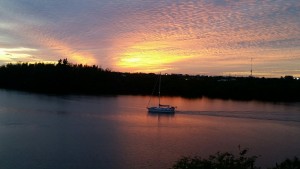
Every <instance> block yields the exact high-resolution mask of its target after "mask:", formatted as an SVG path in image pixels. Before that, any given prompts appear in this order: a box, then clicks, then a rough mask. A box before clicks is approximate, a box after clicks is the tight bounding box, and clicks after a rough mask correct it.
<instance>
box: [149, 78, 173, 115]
mask: <svg viewBox="0 0 300 169" xmlns="http://www.w3.org/2000/svg"><path fill="white" fill-rule="evenodd" d="M160 85H161V73H160V74H159V85H158V105H157V106H153V107H149V106H148V107H147V109H148V112H149V113H170V114H171V113H175V109H176V108H175V107H173V106H170V105H163V104H160ZM149 103H150V101H149ZM148 105H149V104H148Z"/></svg>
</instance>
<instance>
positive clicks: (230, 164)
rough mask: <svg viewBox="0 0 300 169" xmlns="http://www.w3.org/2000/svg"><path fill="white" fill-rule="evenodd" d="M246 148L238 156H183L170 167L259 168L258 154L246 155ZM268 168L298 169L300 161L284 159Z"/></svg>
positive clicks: (226, 154)
mask: <svg viewBox="0 0 300 169" xmlns="http://www.w3.org/2000/svg"><path fill="white" fill-rule="evenodd" d="M247 153H248V149H242V150H240V151H239V154H238V156H235V155H234V154H232V153H228V152H225V153H221V152H217V153H216V154H215V155H210V156H209V157H208V159H203V158H201V157H199V156H195V157H183V158H181V159H179V160H178V161H177V162H176V163H175V164H174V165H173V166H172V168H170V169H260V167H257V166H255V162H256V159H257V158H258V156H247ZM269 169H300V161H299V159H298V158H297V157H295V158H294V159H293V160H290V159H286V160H285V161H283V162H281V163H280V164H276V166H275V167H273V168H269Z"/></svg>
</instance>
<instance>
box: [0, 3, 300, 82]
mask: <svg viewBox="0 0 300 169" xmlns="http://www.w3.org/2000/svg"><path fill="white" fill-rule="evenodd" d="M60 58H68V60H69V61H70V62H72V63H83V64H89V65H92V64H96V65H99V66H101V67H102V68H109V69H112V70H113V71H122V72H146V73H147V72H154V73H157V72H160V71H162V72H166V73H182V74H200V75H232V76H234V75H236V76H249V75H250V69H251V58H252V59H253V61H252V63H253V75H254V76H258V77H262V76H264V77H280V76H285V75H293V76H298V77H300V1H299V0H193V1H192V0H190V1H188V0H0V64H1V65H3V64H6V63H9V62H20V61H21V62H56V61H57V60H58V59H60Z"/></svg>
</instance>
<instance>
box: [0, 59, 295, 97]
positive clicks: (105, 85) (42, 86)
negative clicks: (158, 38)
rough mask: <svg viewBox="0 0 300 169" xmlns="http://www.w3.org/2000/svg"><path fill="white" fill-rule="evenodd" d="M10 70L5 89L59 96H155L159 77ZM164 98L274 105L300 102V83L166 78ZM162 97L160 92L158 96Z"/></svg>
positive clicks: (90, 70) (78, 68)
mask: <svg viewBox="0 0 300 169" xmlns="http://www.w3.org/2000/svg"><path fill="white" fill-rule="evenodd" d="M64 61H65V62H59V63H58V64H44V63H36V64H28V63H18V64H7V65H4V66H1V67H0V77H1V78H0V88H3V89H12V90H19V91H27V92H35V93H43V94H55V95H73V94H74V95H151V94H152V92H153V88H154V86H155V83H156V82H157V77H158V75H156V74H153V73H148V74H146V73H122V72H113V71H111V70H108V69H102V68H101V67H98V66H95V65H93V66H87V65H82V64H70V63H68V62H67V60H64ZM162 81H163V82H162V88H161V91H162V93H161V94H162V95H164V96H181V97H185V98H200V97H208V98H219V99H232V100H258V101H271V102H299V101H300V95H299V93H300V80H296V79H294V78H292V77H290V76H287V77H284V78H256V77H224V76H201V75H197V76H192V75H181V74H171V75H163V76H162ZM154 93H155V94H156V93H157V92H156V91H154Z"/></svg>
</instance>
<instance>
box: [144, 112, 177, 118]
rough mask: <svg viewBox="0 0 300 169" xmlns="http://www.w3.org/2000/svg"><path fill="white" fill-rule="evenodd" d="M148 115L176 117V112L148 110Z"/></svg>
mask: <svg viewBox="0 0 300 169" xmlns="http://www.w3.org/2000/svg"><path fill="white" fill-rule="evenodd" d="M148 116H151V117H174V116H175V112H172V113H170V112H148Z"/></svg>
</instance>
